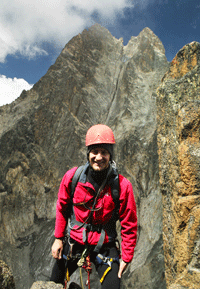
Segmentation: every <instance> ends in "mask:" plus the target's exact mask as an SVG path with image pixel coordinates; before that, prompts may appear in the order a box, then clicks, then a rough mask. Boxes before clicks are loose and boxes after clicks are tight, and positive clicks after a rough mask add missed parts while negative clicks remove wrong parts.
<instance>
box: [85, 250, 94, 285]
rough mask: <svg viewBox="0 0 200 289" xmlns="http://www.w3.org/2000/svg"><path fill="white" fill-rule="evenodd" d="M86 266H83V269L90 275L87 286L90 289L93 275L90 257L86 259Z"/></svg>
mask: <svg viewBox="0 0 200 289" xmlns="http://www.w3.org/2000/svg"><path fill="white" fill-rule="evenodd" d="M85 261H86V262H85V264H84V265H83V268H84V269H85V271H86V272H87V274H88V280H87V286H88V289H90V274H91V273H92V266H91V262H90V255H88V256H87V257H86V259H85Z"/></svg>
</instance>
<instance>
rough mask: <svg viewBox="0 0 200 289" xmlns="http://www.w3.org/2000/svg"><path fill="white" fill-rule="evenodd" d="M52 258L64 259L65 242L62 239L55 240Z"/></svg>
mask: <svg viewBox="0 0 200 289" xmlns="http://www.w3.org/2000/svg"><path fill="white" fill-rule="evenodd" d="M51 251H52V256H53V257H54V258H55V259H61V258H62V251H63V241H62V240H61V239H55V241H54V243H53V246H52V248H51Z"/></svg>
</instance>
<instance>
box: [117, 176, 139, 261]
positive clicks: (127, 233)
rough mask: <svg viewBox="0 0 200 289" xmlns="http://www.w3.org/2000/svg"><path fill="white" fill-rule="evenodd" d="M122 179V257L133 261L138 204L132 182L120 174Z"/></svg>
mask: <svg viewBox="0 0 200 289" xmlns="http://www.w3.org/2000/svg"><path fill="white" fill-rule="evenodd" d="M119 178H120V179H119V180H120V197H119V200H120V209H119V219H120V223H121V238H122V241H121V248H122V259H123V260H124V261H125V262H128V263H129V262H131V260H132V259H133V255H134V249H135V246H136V241H137V213H136V204H135V199H134V194H133V189H132V185H131V183H130V182H129V181H128V180H127V179H126V178H124V177H123V176H121V175H120V176H119Z"/></svg>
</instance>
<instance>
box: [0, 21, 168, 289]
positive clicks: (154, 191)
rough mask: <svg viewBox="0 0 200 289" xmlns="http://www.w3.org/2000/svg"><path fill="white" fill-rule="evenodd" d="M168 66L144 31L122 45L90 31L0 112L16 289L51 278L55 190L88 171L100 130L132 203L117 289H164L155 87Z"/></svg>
mask: <svg viewBox="0 0 200 289" xmlns="http://www.w3.org/2000/svg"><path fill="white" fill-rule="evenodd" d="M168 67H169V64H168V62H167V60H166V57H165V51H164V48H163V45H162V43H161V42H160V40H159V39H158V38H157V37H156V36H155V35H154V33H153V32H152V31H151V30H150V29H148V28H145V29H144V30H143V31H142V32H141V33H140V34H139V35H138V36H137V37H132V38H131V40H130V41H129V43H128V45H127V46H123V41H122V39H119V40H118V39H116V38H114V37H113V36H112V35H111V34H110V33H109V32H108V30H106V29H105V28H103V27H101V26H99V25H94V26H92V27H91V28H89V29H88V30H84V31H83V32H82V33H81V34H79V35H77V36H76V37H74V38H73V39H72V40H71V41H70V42H69V43H68V44H67V45H66V46H65V48H64V49H63V51H62V52H61V54H60V56H59V57H58V58H57V60H56V62H55V64H54V65H52V66H51V67H50V68H49V70H48V72H47V73H46V75H45V76H44V77H42V78H41V79H40V81H39V82H38V83H36V84H35V85H34V87H33V88H32V89H31V90H30V91H28V92H26V91H24V92H23V93H22V94H21V96H20V97H19V98H18V99H17V100H16V101H15V102H13V103H12V104H10V105H7V106H4V107H1V108H0V113H1V115H0V147H1V149H0V161H1V167H0V203H1V206H0V208H1V211H0V252H1V256H2V258H3V260H4V261H5V262H6V263H7V264H8V265H9V266H11V268H12V270H13V274H14V278H15V282H16V287H17V289H23V288H26V289H27V288H30V287H31V285H32V284H33V282H34V281H37V280H40V281H45V280H48V279H49V276H50V272H51V268H52V265H53V259H52V257H51V253H50V249H51V244H52V242H53V232H54V221H55V206H56V198H57V191H58V187H59V184H60V181H61V179H62V177H63V175H64V173H65V172H66V171H67V170H68V169H69V168H71V167H73V166H76V165H81V164H83V163H85V162H86V149H85V144H84V141H85V134H86V131H87V129H88V128H89V127H90V126H91V125H93V124H97V123H105V124H107V125H109V126H110V127H111V128H112V129H113V131H114V134H115V137H116V142H117V144H116V147H115V157H114V159H115V161H116V162H117V165H118V168H119V172H120V173H122V174H123V175H124V176H126V177H127V178H128V179H129V180H130V181H131V182H132V184H133V189H134V194H135V199H136V202H137V209H138V220H139V227H138V233H139V234H138V241H137V246H136V250H135V256H134V260H133V262H132V263H131V265H130V266H129V268H128V270H127V272H126V273H125V275H124V276H125V277H124V278H123V279H122V283H123V288H130V287H132V284H135V285H134V286H135V288H141V289H142V288H148V289H164V288H166V285H165V279H164V257H163V247H162V198H161V192H160V184H159V176H158V155H157V135H156V88H157V87H158V85H159V84H160V81H161V78H162V77H163V75H164V74H165V72H166V71H167V69H168ZM5 248H6V250H4V249H5ZM92 275H93V277H92V278H93V280H94V281H92V282H95V283H94V284H95V288H97V287H98V285H97V281H96V278H97V276H96V275H95V274H92ZM75 278H76V277H75ZM98 288H100V285H99V287H98Z"/></svg>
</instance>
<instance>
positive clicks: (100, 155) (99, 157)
mask: <svg viewBox="0 0 200 289" xmlns="http://www.w3.org/2000/svg"><path fill="white" fill-rule="evenodd" d="M96 159H97V160H101V159H102V154H101V153H100V152H99V153H98V154H97V155H96Z"/></svg>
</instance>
